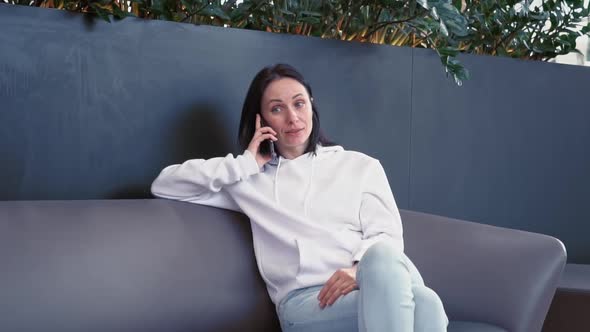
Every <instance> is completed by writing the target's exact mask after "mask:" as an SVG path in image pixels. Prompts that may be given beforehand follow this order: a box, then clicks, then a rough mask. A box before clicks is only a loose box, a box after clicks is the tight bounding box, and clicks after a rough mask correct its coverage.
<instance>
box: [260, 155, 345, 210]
mask: <svg viewBox="0 0 590 332" xmlns="http://www.w3.org/2000/svg"><path fill="white" fill-rule="evenodd" d="M338 151H344V148H342V146H340V145H334V146H322V145H320V144H318V145H317V146H316V153H315V154H314V153H313V152H308V153H306V154H304V155H301V156H299V157H297V158H295V159H291V160H289V159H285V158H283V157H281V156H279V155H278V154H276V153H273V155H272V159H271V160H270V161H269V162H268V163H267V164H269V165H270V166H271V167H272V166H276V171H275V176H274V180H273V198H274V201H275V203H276V204H277V205H279V206H280V205H281V201H280V199H279V185H280V184H279V183H280V182H279V181H280V175H279V174H280V171H281V163H282V162H283V161H284V160H285V161H288V162H297V163H298V164H301V167H309V168H310V169H309V178H308V180H307V188H306V189H305V196H304V199H303V215H304V216H306V217H307V216H308V215H309V209H310V207H311V206H310V204H311V203H310V199H309V196H310V193H311V188H312V186H313V173H314V165H315V160H316V158H317V157H318V156H321V155H324V154H327V153H331V152H338ZM302 159H303V160H302ZM308 159H311V161H309V160H308ZM308 163H309V164H310V165H307V164H308Z"/></svg>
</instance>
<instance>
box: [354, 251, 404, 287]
mask: <svg viewBox="0 0 590 332" xmlns="http://www.w3.org/2000/svg"><path fill="white" fill-rule="evenodd" d="M359 273H361V274H362V275H367V274H368V275H371V276H373V277H376V278H384V280H385V281H388V282H394V281H395V279H396V276H397V275H400V276H402V277H404V278H405V277H407V275H408V274H409V269H408V265H407V260H406V258H405V255H404V253H403V252H401V251H399V250H398V249H396V248H395V247H394V246H393V245H392V244H390V243H388V242H386V241H381V242H377V243H375V244H373V245H372V246H371V247H369V249H367V251H366V252H365V254H364V255H363V257H362V258H361V261H360V262H359Z"/></svg>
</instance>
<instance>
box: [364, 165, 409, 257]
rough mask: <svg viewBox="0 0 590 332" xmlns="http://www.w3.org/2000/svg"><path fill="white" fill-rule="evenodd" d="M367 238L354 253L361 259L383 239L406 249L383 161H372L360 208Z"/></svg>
mask: <svg viewBox="0 0 590 332" xmlns="http://www.w3.org/2000/svg"><path fill="white" fill-rule="evenodd" d="M359 219H360V223H361V231H362V233H363V240H362V241H361V245H360V246H359V247H358V248H357V250H356V252H355V253H354V254H353V260H354V261H360V260H361V258H362V257H363V255H364V254H365V252H366V251H367V249H369V247H371V245H373V244H375V243H377V242H379V241H390V242H391V243H393V244H394V245H395V247H396V248H399V250H400V251H403V250H404V240H403V236H402V235H403V231H402V222H401V217H400V214H399V210H398V209H397V204H396V203H395V199H394V198H393V193H392V192H391V188H390V187H389V182H388V181H387V176H386V174H385V171H384V170H383V167H382V166H381V163H380V162H379V161H378V160H375V159H374V160H372V162H371V165H370V166H369V169H368V172H367V174H366V175H365V181H364V184H363V192H362V195H361V206H360V211H359Z"/></svg>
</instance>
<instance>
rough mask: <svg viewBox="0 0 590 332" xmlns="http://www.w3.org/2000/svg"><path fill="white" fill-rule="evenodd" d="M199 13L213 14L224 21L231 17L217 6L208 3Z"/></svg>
mask: <svg viewBox="0 0 590 332" xmlns="http://www.w3.org/2000/svg"><path fill="white" fill-rule="evenodd" d="M199 14H201V15H205V16H215V17H218V18H220V19H222V20H225V21H230V20H231V18H230V17H229V16H228V15H227V14H226V13H225V12H224V11H223V9H221V7H219V6H215V5H209V6H207V7H205V8H204V9H203V10H202V11H201V12H200V13H199Z"/></svg>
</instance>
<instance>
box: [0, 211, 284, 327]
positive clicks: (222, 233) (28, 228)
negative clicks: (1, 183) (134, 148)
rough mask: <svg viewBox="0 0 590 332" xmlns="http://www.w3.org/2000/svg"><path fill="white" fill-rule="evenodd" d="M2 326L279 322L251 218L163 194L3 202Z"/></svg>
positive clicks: (0, 240)
mask: <svg viewBox="0 0 590 332" xmlns="http://www.w3.org/2000/svg"><path fill="white" fill-rule="evenodd" d="M0 266H1V267H2V273H0V331H15V332H16V331H26V332H81V331H85V332H93V331H97V332H98V331H101V332H105V331H108V332H119V331H120V332H146V331H166V332H181V331H182V332H189V331H191V332H194V331H228V332H229V331H236V332H237V331H279V325H278V321H277V319H276V314H275V309H274V305H273V304H272V302H271V301H270V299H269V297H268V294H267V291H266V288H265V285H264V282H263V281H262V279H261V278H260V276H259V274H258V270H257V267H256V262H255V259H254V252H253V247H252V236H251V232H250V225H249V221H248V218H247V217H245V216H244V215H242V214H240V213H235V212H232V211H227V210H221V209H217V208H211V207H206V206H199V205H195V204H189V203H181V202H173V201H165V200H104V201H102V200H96V201H13V202H0Z"/></svg>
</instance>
